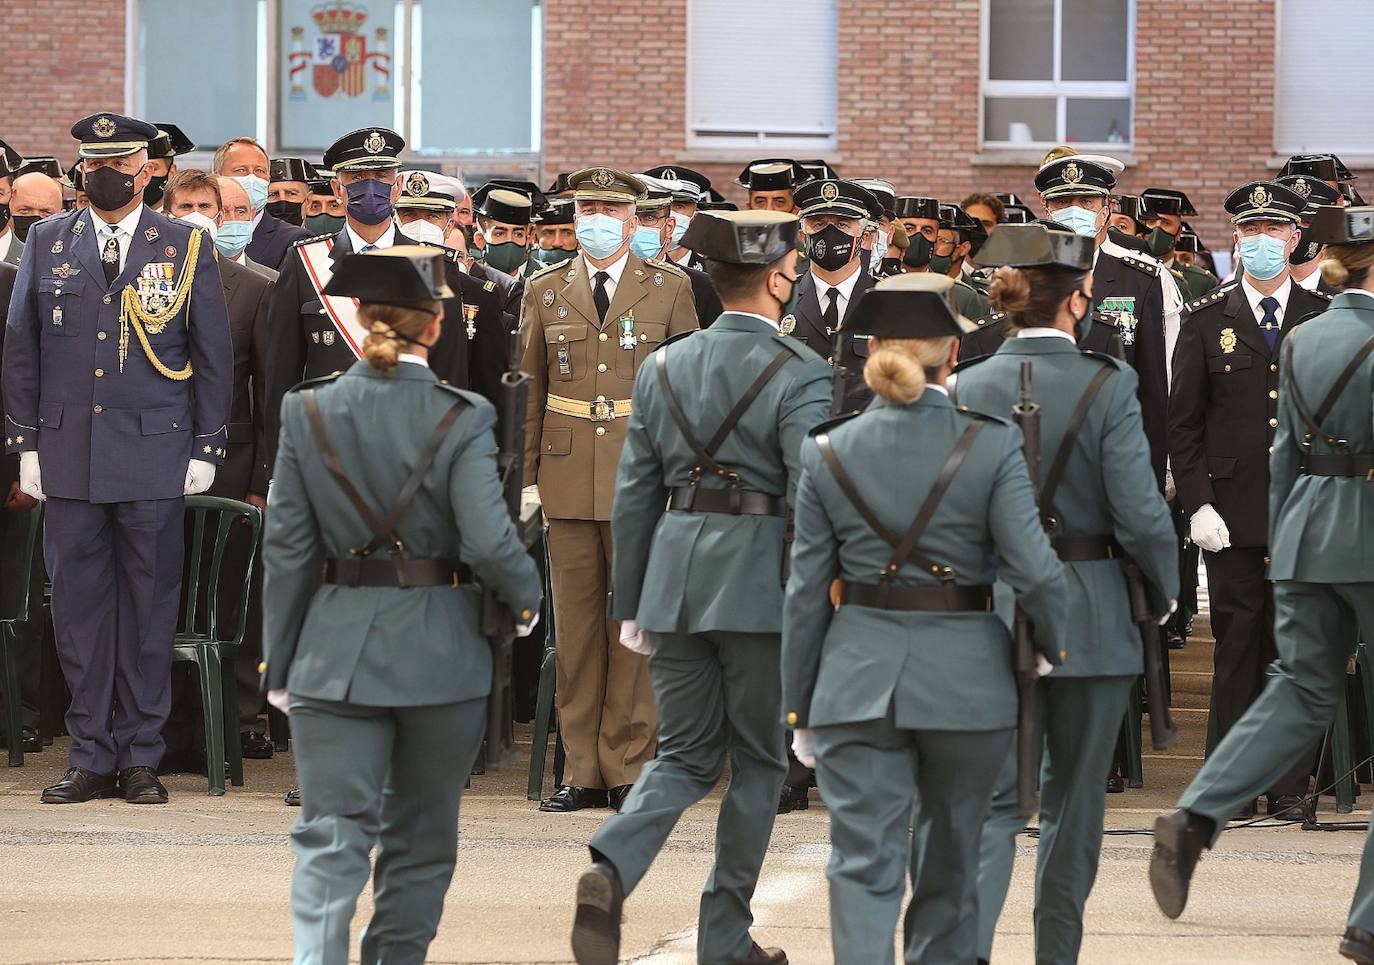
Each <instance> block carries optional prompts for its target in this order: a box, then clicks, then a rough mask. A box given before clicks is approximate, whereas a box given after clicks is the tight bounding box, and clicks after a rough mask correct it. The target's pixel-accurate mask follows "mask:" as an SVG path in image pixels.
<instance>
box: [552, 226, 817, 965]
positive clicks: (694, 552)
mask: <svg viewBox="0 0 1374 965" xmlns="http://www.w3.org/2000/svg"><path fill="white" fill-rule="evenodd" d="M797 229H798V224H797V219H796V217H795V216H793V215H789V214H784V213H782V212H775V211H746V212H730V213H728V214H727V213H722V214H721V215H719V216H717V215H710V214H705V215H700V216H699V217H697V218H696V219H694V220H693V222H692V227H691V228H690V229H689V230H688V233H687V236H686V238H685V243H686V245H687V247H689V248H690V249H691V250H693V251H697V252H699V253H701V254H702V255H704V256H705V257H706V258H708V259H709V261H708V270H709V271H710V272H711V274H712V277H713V278H715V279H717V281H718V283H719V284H720V286H721V289H722V291H723V292H724V293H725V298H726V305H727V309H726V312H725V313H724V314H723V315H721V316H720V318H719V319H718V320H717V321H716V323H715V324H714V325H713V326H712V327H711V328H710V330H708V331H704V332H700V333H697V334H694V335H692V336H691V337H690V338H686V337H683V338H678V339H675V340H673V341H672V342H671V344H669V343H665V344H664V345H663V347H661V348H660V349H659V350H658V351H657V352H656V353H655V354H654V355H653V356H652V357H651V358H650V360H649V363H648V364H647V365H646V366H645V368H644V369H643V370H642V371H641V373H640V375H639V377H638V378H637V380H636V382H635V391H634V405H635V408H634V412H633V413H632V414H631V416H630V421H629V427H628V429H627V432H626V441H625V449H624V453H623V454H622V456H621V460H620V472H619V476H618V478H617V483H616V499H615V514H614V517H613V519H612V526H613V529H614V532H615V593H614V595H613V598H612V599H613V603H612V609H611V615H612V616H614V617H619V618H620V619H621V620H623V621H624V622H622V623H621V625H620V626H621V630H620V634H621V644H622V645H623V646H626V647H630V648H632V649H635V650H636V651H638V652H642V653H645V654H647V655H648V657H649V669H650V675H651V676H652V678H653V681H654V693H655V696H656V697H657V701H658V718H659V747H658V756H657V757H656V758H655V759H654V760H653V761H652V762H650V763H649V764H648V765H647V766H646V767H645V768H644V772H643V774H642V775H640V779H639V781H638V782H637V783H636V784H635V788H634V790H633V791H631V792H630V796H629V798H627V799H626V801H625V804H624V806H623V807H622V808H621V811H620V813H619V814H618V815H613V816H612V817H611V818H610V819H609V820H608V821H606V823H605V824H603V825H602V826H601V828H600V829H599V830H598V831H597V832H596V835H595V836H594V837H593V838H592V840H591V845H590V847H591V852H592V858H593V860H594V862H595V863H594V864H593V865H592V867H591V868H590V869H589V870H587V871H586V872H585V873H584V874H583V875H582V879H581V881H580V882H579V883H578V911H577V920H576V923H575V925H574V929H573V952H574V954H575V955H576V957H577V961H578V963H579V965H614V963H615V962H617V961H618V960H619V958H618V949H619V935H620V913H621V904H622V902H623V900H624V897H625V895H626V894H627V893H628V892H630V891H632V890H633V889H634V887H635V885H636V884H637V883H638V882H639V880H640V879H641V878H642V877H643V875H644V873H645V872H646V871H647V870H648V869H649V865H650V864H651V863H652V862H653V860H654V858H655V857H656V856H657V854H658V852H659V850H660V849H661V848H662V847H663V844H664V842H665V841H666V840H667V838H668V835H669V833H670V832H671V831H672V829H673V826H674V825H675V824H676V823H677V820H678V818H679V817H680V816H681V815H682V812H683V811H684V810H685V809H686V808H687V807H689V806H690V805H692V804H694V803H696V802H697V801H699V800H700V799H701V798H703V797H704V796H706V795H707V794H708V793H710V792H711V790H712V789H713V788H714V787H715V785H716V782H717V781H718V780H719V778H720V774H721V772H722V771H723V770H724V768H725V765H726V762H727V758H728V760H729V763H730V784H729V787H728V788H727V789H726V792H725V799H724V800H723V801H722V803H721V816H720V824H719V827H718V829H717V841H716V855H717V866H716V868H715V870H714V871H713V872H712V875H711V883H710V884H708V885H707V888H706V892H705V894H704V895H703V896H702V900H701V925H700V927H699V928H698V930H697V934H698V940H697V959H698V960H699V961H702V962H738V963H746V962H749V963H759V965H764V963H782V965H785V963H786V961H787V956H786V955H785V954H784V953H783V952H782V951H781V950H779V949H766V950H765V949H762V948H760V947H759V946H758V945H757V944H756V943H755V942H754V941H753V939H752V938H751V937H750V934H749V928H750V925H751V924H752V922H753V917H752V915H751V914H750V912H749V900H750V898H751V896H752V895H753V892H754V886H755V884H756V883H757V881H758V875H759V868H760V866H761V865H762V864H763V857H764V853H765V852H766V851H767V849H768V838H769V835H770V834H771V832H772V828H773V811H774V804H775V803H776V802H777V800H778V790H779V788H780V787H781V785H782V781H783V774H784V771H785V769H786V759H785V757H784V754H783V733H782V724H781V722H780V720H779V718H780V716H781V704H782V695H781V689H780V688H781V684H780V679H779V673H778V661H779V652H780V648H781V644H782V633H781V631H782V576H783V572H784V566H785V560H784V556H785V554H786V553H787V544H786V540H785V533H786V517H787V515H788V508H787V507H788V505H789V503H790V501H791V496H792V494H793V493H794V492H795V489H796V480H797V473H798V471H799V468H800V467H799V466H798V463H797V458H798V455H799V453H800V450H801V443H802V440H803V439H804V438H805V436H806V433H807V432H809V431H810V430H811V429H812V428H814V427H815V426H816V425H817V424H818V423H820V422H821V421H822V420H823V419H824V418H825V416H826V413H827V412H828V411H829V401H830V400H829V394H830V393H829V381H830V380H829V376H830V369H829V367H828V366H827V365H825V363H823V362H822V361H821V359H820V358H819V357H818V356H817V355H816V354H815V353H814V352H812V351H810V350H809V349H807V348H806V347H805V346H803V345H802V344H801V343H799V342H797V341H796V340H795V339H790V338H786V337H784V336H783V334H782V332H781V331H780V330H779V328H778V324H779V318H780V317H781V315H782V310H783V308H784V306H785V305H786V304H787V302H788V301H790V300H791V297H792V286H793V285H794V284H795V283H796V275H795V274H794V271H795V263H796V258H797V253H796V239H797ZM665 489H666V490H667V491H668V493H669V496H670V501H669V502H668V504H667V506H666V509H665V505H664V490H665Z"/></svg>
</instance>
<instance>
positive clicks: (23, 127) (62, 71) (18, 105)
mask: <svg viewBox="0 0 1374 965" xmlns="http://www.w3.org/2000/svg"><path fill="white" fill-rule="evenodd" d="M0 14H3V16H0V28H2V30H3V32H2V33H0V36H4V37H5V38H6V43H5V46H6V52H5V56H4V57H0V138H3V139H4V140H5V141H7V142H8V143H9V144H10V145H11V146H12V147H13V148H14V149H15V150H16V151H18V152H19V153H20V154H25V155H42V154H50V155H53V156H54V157H56V158H57V159H58V160H60V161H61V162H62V164H63V167H66V166H67V165H68V164H70V163H71V162H72V161H73V160H75V159H76V142H75V141H73V140H72V138H71V135H70V133H69V131H70V130H71V126H72V123H73V122H74V121H76V120H77V119H78V118H81V117H84V116H86V115H87V114H90V113H93V112H95V111H100V110H120V111H122V110H123V109H124V2H123V0H4V2H3V3H0ZM188 29H189V27H188Z"/></svg>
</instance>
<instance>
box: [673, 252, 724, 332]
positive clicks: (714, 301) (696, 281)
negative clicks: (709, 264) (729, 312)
mask: <svg viewBox="0 0 1374 965" xmlns="http://www.w3.org/2000/svg"><path fill="white" fill-rule="evenodd" d="M678 267H679V268H681V269H682V270H683V271H685V272H686V273H687V277H688V278H690V279H691V281H692V298H693V299H694V300H695V301H696V303H697V324H698V325H699V326H701V327H702V328H710V327H711V323H712V322H714V321H715V320H716V319H717V318H719V317H720V313H721V312H723V311H725V306H724V305H722V304H721V302H720V296H719V295H717V294H716V286H715V284H714V283H712V281H711V276H710V275H708V274H706V272H705V271H704V270H703V269H701V268H689V267H687V266H686V265H678Z"/></svg>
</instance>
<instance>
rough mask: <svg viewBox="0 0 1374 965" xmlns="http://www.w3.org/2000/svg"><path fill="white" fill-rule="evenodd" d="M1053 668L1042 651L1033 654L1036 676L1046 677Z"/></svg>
mask: <svg viewBox="0 0 1374 965" xmlns="http://www.w3.org/2000/svg"><path fill="white" fill-rule="evenodd" d="M1053 669H1054V664H1052V663H1050V662H1049V661H1048V660H1046V659H1045V655H1044V654H1043V653H1037V654H1036V655H1035V675H1036V676H1037V677H1048V676H1049V674H1050V671H1051V670H1053Z"/></svg>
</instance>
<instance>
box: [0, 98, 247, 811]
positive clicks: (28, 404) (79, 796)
mask: <svg viewBox="0 0 1374 965" xmlns="http://www.w3.org/2000/svg"><path fill="white" fill-rule="evenodd" d="M72 136H73V137H74V138H76V139H77V140H79V141H80V142H81V147H80V156H81V158H82V159H83V160H82V165H83V168H84V173H85V185H86V192H87V194H89V195H90V202H91V203H90V207H89V209H88V210H87V211H81V212H69V213H66V214H61V215H57V216H54V217H52V218H49V219H47V220H45V221H41V222H39V223H38V224H36V225H34V226H33V230H32V231H31V232H30V234H29V239H30V243H29V246H28V248H27V249H26V250H25V256H24V259H23V261H22V262H21V264H20V268H19V277H18V279H17V280H16V282H15V290H14V297H13V300H12V301H11V305H10V315H9V321H8V326H7V329H6V339H5V358H4V374H3V382H4V393H5V420H6V423H5V437H6V451H7V452H10V453H15V452H17V453H20V482H21V486H22V488H23V490H24V491H25V492H26V493H28V494H29V495H30V496H33V497H35V498H45V497H46V499H47V501H48V508H47V516H46V524H45V527H44V547H43V551H44V557H45V559H46V561H47V566H48V573H49V575H50V576H51V579H52V586H53V590H52V602H53V624H54V628H55V631H56V639H57V651H58V656H59V658H60V659H61V661H62V669H63V674H64V676H65V677H66V679H67V685H68V686H69V687H70V688H71V691H72V703H71V708H70V710H69V711H68V712H67V731H68V733H70V734H71V737H72V744H71V750H70V755H69V757H70V764H71V767H70V768H69V769H68V771H67V773H66V774H65V775H64V777H63V778H62V780H61V781H59V782H58V783H56V784H54V785H53V786H51V787H49V788H46V789H45V790H44V791H43V801H44V802H45V803H53V804H66V803H76V802H81V801H87V800H90V799H91V798H95V797H109V796H113V795H122V796H123V797H124V798H125V799H126V800H128V801H132V802H136V803H140V804H144V803H165V802H166V800H167V791H166V788H164V787H163V786H162V784H161V782H159V781H158V779H157V766H158V764H159V762H160V761H161V758H162V753H163V742H162V727H163V724H164V723H165V722H166V719H167V712H168V707H169V701H170V696H169V695H170V672H171V656H172V637H173V634H174V632H175V624H176V618H177V608H178V605H179V594H180V587H181V567H182V527H183V519H182V516H183V499H182V496H183V495H189V494H194V493H200V492H204V491H205V490H206V489H208V488H209V487H210V485H211V483H212V482H213V481H214V477H215V467H216V466H218V465H220V464H221V463H222V462H223V461H224V454H225V448H226V447H227V445H228V442H229V439H228V431H227V427H226V424H227V423H228V421H229V419H228V416H229V398H230V388H231V374H232V368H231V367H232V359H233V355H232V351H231V348H230V345H229V323H228V320H227V318H226V317H225V308H224V290H223V288H222V286H221V283H220V276H219V270H218V268H216V266H215V260H214V256H213V245H212V244H211V241H210V239H209V237H208V236H207V235H206V234H205V233H204V232H203V231H201V230H199V229H196V228H194V227H192V226H191V225H189V224H187V223H185V222H182V221H177V220H174V219H172V218H168V217H166V216H164V215H162V214H159V213H158V212H156V211H153V210H152V209H150V208H147V207H145V206H144V204H143V189H144V187H145V186H146V185H147V183H148V178H149V170H148V163H147V161H148V156H147V152H148V142H149V141H150V140H152V139H153V138H154V137H156V136H157V128H155V127H153V125H151V124H149V123H147V122H145V121H141V120H137V119H135V118H132V117H123V116H121V115H118V114H114V113H109V112H101V113H98V114H92V115H90V116H88V117H84V118H82V119H81V120H79V121H77V122H76V124H74V125H73V126H72Z"/></svg>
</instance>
